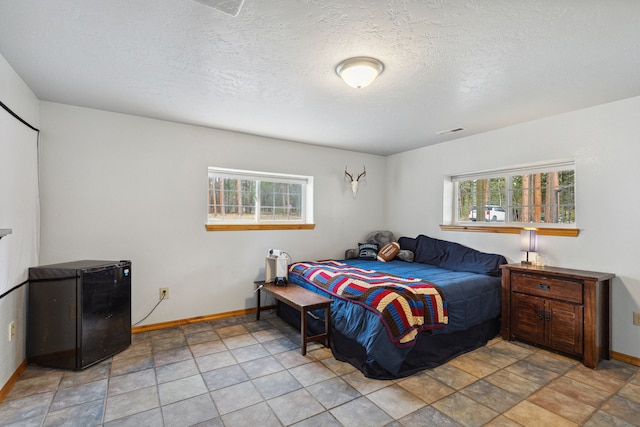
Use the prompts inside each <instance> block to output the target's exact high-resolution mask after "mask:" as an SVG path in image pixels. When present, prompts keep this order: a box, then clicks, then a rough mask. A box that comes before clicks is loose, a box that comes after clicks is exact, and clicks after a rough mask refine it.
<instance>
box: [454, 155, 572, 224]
mask: <svg viewBox="0 0 640 427" xmlns="http://www.w3.org/2000/svg"><path fill="white" fill-rule="evenodd" d="M451 182H452V183H453V184H454V185H453V190H454V192H455V197H454V198H453V200H454V201H455V202H454V215H453V218H454V222H455V223H456V224H469V223H484V224H492V225H504V224H511V225H521V224H544V225H549V226H556V227H563V226H565V227H575V223H576V203H575V199H576V193H575V188H576V174H575V163H574V162H562V163H552V164H544V165H535V166H527V167H517V168H512V169H503V170H496V171H490V172H482V173H470V174H464V175H456V176H452V177H451Z"/></svg>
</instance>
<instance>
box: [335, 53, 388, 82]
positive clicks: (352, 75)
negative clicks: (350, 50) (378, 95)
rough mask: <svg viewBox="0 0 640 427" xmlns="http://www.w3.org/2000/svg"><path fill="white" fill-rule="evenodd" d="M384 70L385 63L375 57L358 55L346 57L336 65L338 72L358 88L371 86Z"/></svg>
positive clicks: (343, 78) (345, 80)
mask: <svg viewBox="0 0 640 427" xmlns="http://www.w3.org/2000/svg"><path fill="white" fill-rule="evenodd" d="M382 70H384V64H382V62H380V61H378V60H377V59H375V58H368V57H365V56H358V57H355V58H349V59H345V60H344V61H342V62H341V63H339V64H338V66H337V67H336V74H338V76H340V77H341V78H342V80H344V82H345V83H346V84H348V85H349V86H351V87H354V88H356V89H361V88H363V87H367V86H369V85H370V84H371V83H373V81H374V80H375V79H376V77H378V76H379V75H380V73H382Z"/></svg>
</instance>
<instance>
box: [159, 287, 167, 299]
mask: <svg viewBox="0 0 640 427" xmlns="http://www.w3.org/2000/svg"><path fill="white" fill-rule="evenodd" d="M160 299H169V288H160Z"/></svg>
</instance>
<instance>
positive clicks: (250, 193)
mask: <svg viewBox="0 0 640 427" xmlns="http://www.w3.org/2000/svg"><path fill="white" fill-rule="evenodd" d="M208 197H209V202H208V212H207V224H208V225H209V224H214V225H215V224H312V223H313V177H311V176H299V175H285V174H277V173H267V172H255V171H245V170H236V169H222V168H215V167H210V168H209V192H208ZM207 228H208V229H209V227H207Z"/></svg>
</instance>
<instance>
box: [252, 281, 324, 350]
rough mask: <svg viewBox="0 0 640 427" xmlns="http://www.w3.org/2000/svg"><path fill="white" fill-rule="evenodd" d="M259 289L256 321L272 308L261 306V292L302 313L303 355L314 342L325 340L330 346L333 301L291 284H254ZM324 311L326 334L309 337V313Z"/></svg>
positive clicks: (261, 282)
mask: <svg viewBox="0 0 640 427" xmlns="http://www.w3.org/2000/svg"><path fill="white" fill-rule="evenodd" d="M254 283H255V284H256V286H257V287H258V289H257V292H256V295H257V299H258V310H257V312H256V319H257V320H260V312H261V311H264V310H268V309H270V308H271V307H261V306H260V294H261V291H262V292H265V293H267V294H269V295H271V296H273V297H274V298H275V299H277V300H278V301H282V302H283V303H285V304H287V305H288V306H289V307H292V308H295V309H296V310H298V311H299V312H300V335H301V337H302V355H303V356H304V355H305V354H307V343H309V342H313V341H321V340H325V342H326V346H327V347H328V346H329V335H330V330H331V314H330V311H329V309H330V306H331V303H332V302H333V300H332V299H330V298H326V297H323V296H322V295H320V294H317V293H315V292H312V291H310V290H308V289H305V288H303V287H300V286H298V285H293V284H291V283H290V284H289V285H287V286H276V285H274V284H273V283H265V282H264V281H258V282H254ZM317 309H324V311H325V312H324V313H325V314H324V333H323V334H318V335H313V336H310V337H308V336H307V312H309V311H310V310H317Z"/></svg>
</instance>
